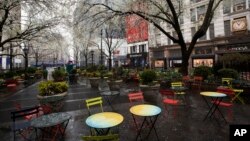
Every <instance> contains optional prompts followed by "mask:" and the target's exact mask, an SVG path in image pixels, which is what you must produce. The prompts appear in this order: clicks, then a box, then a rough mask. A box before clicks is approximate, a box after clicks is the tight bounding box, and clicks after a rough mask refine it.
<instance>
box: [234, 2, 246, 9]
mask: <svg viewBox="0 0 250 141" xmlns="http://www.w3.org/2000/svg"><path fill="white" fill-rule="evenodd" d="M233 6H234V7H233V9H234V12H236V11H241V10H244V9H246V0H234V1H233Z"/></svg>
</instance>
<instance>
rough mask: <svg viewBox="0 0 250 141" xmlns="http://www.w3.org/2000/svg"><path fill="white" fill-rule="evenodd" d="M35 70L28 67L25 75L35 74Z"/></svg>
mask: <svg viewBox="0 0 250 141" xmlns="http://www.w3.org/2000/svg"><path fill="white" fill-rule="evenodd" d="M36 70H37V69H36V68H34V67H29V68H27V73H29V74H34V73H35V72H36Z"/></svg>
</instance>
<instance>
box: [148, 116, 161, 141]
mask: <svg viewBox="0 0 250 141" xmlns="http://www.w3.org/2000/svg"><path fill="white" fill-rule="evenodd" d="M157 118H158V115H157V116H156V117H155V118H154V120H152V119H151V118H150V117H149V119H150V124H151V127H150V129H149V132H148V135H147V136H146V138H148V137H149V135H150V133H151V131H152V129H154V132H155V135H156V137H157V140H158V141H159V137H158V134H157V132H156V129H155V123H156V121H157Z"/></svg>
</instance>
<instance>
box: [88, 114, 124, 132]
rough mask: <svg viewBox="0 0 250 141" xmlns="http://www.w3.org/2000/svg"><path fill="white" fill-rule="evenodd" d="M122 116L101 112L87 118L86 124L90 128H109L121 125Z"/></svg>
mask: <svg viewBox="0 0 250 141" xmlns="http://www.w3.org/2000/svg"><path fill="white" fill-rule="evenodd" d="M122 121H123V116H122V115H121V114H119V113H114V112H102V113H97V114H94V115H91V116H89V117H88V118H87V119H86V124H87V125H88V126H90V127H92V128H110V127H114V126H117V125H119V124H121V123H122Z"/></svg>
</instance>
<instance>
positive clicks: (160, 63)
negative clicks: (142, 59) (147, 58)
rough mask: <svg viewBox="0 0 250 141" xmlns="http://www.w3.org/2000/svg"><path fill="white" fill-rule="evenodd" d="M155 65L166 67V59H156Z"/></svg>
mask: <svg viewBox="0 0 250 141" xmlns="http://www.w3.org/2000/svg"><path fill="white" fill-rule="evenodd" d="M155 67H156V68H163V67H164V61H163V60H157V61H155Z"/></svg>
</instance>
